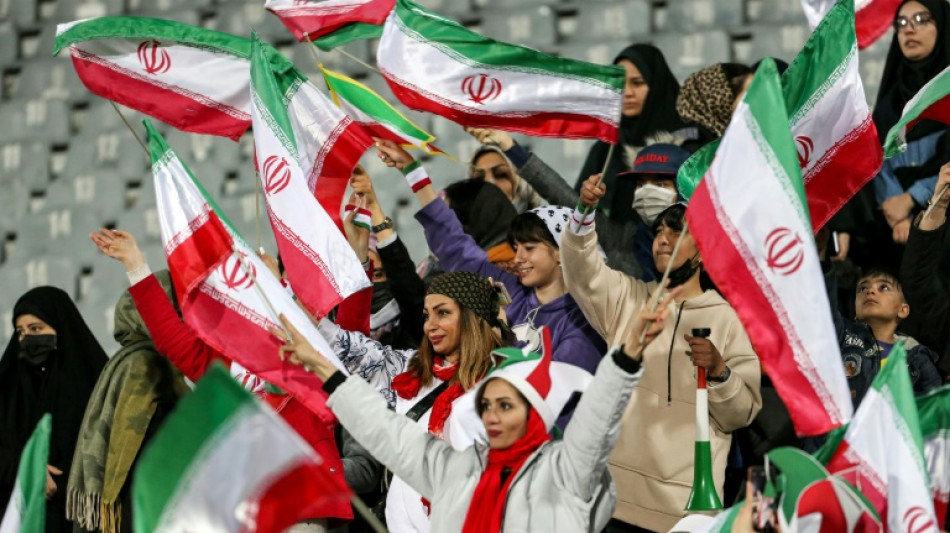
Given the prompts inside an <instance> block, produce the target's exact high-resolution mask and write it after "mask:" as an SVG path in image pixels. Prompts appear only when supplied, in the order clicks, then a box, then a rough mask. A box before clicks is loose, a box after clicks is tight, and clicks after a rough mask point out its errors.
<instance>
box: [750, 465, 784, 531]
mask: <svg viewBox="0 0 950 533" xmlns="http://www.w3.org/2000/svg"><path fill="white" fill-rule="evenodd" d="M770 474H773V473H772V472H769V465H768V464H766V465H765V466H759V465H756V466H750V467H749V483H751V484H752V498H753V502H752V530H753V531H759V532H765V533H773V532H774V531H776V522H777V519H776V516H775V488H774V479H772V480H770V477H771V476H770ZM770 482H771V483H772V485H773V486H772V487H769V484H770Z"/></svg>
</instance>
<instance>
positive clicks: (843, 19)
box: [782, 0, 858, 124]
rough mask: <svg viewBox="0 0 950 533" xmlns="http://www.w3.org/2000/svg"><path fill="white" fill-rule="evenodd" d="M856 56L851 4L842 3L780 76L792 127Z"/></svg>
mask: <svg viewBox="0 0 950 533" xmlns="http://www.w3.org/2000/svg"><path fill="white" fill-rule="evenodd" d="M857 53H858V44H857V37H856V36H855V31H854V1H853V0H841V1H839V2H838V3H837V4H835V5H834V7H832V8H831V10H830V11H829V12H828V14H827V15H825V17H824V18H823V19H821V23H820V24H819V25H818V27H817V28H815V31H814V32H813V33H812V34H811V37H809V38H808V40H807V41H806V42H805V47H804V48H802V50H801V52H799V53H798V55H797V56H795V59H794V60H793V61H792V63H791V64H790V65H789V66H788V69H787V70H786V71H785V73H784V74H783V75H782V85H783V91H784V95H785V102H786V103H787V107H788V111H789V113H788V116H789V122H791V123H792V124H794V123H796V122H798V120H799V119H800V118H801V117H802V116H804V115H805V114H806V113H808V112H809V111H811V109H812V108H813V107H814V106H815V104H816V103H817V102H818V101H820V100H821V99H822V98H823V97H824V95H825V94H826V93H827V92H828V91H829V90H830V89H831V88H832V87H833V86H834V85H835V84H836V83H838V81H839V80H840V79H841V77H842V76H843V75H844V73H845V71H846V69H847V66H848V63H849V62H850V61H851V59H852V58H854V57H855V56H856V55H857Z"/></svg>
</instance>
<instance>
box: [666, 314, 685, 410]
mask: <svg viewBox="0 0 950 533" xmlns="http://www.w3.org/2000/svg"><path fill="white" fill-rule="evenodd" d="M684 307H686V301H685V300H684V301H683V302H682V303H680V308H679V311H678V312H677V313H676V323H675V324H673V338H672V339H671V340H670V351H669V353H668V354H666V406H667V407H669V406H670V404H672V403H673V345H674V344H676V328H678V327H679V325H680V317H682V316H683V308H684Z"/></svg>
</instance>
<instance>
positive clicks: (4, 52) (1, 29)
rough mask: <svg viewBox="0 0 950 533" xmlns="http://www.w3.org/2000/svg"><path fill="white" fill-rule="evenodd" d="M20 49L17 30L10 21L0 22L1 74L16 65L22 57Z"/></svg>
mask: <svg viewBox="0 0 950 533" xmlns="http://www.w3.org/2000/svg"><path fill="white" fill-rule="evenodd" d="M10 1H12V0H10ZM2 20H3V19H0V21H2ZM19 48H20V44H19V37H18V36H17V31H16V28H14V27H13V24H11V23H10V22H9V21H2V22H0V72H2V71H3V69H5V68H6V67H9V66H12V65H13V64H14V63H16V61H17V59H18V58H19V55H20V54H19Z"/></svg>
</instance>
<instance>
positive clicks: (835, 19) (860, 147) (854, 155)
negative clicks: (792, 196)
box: [678, 0, 883, 232]
mask: <svg viewBox="0 0 950 533" xmlns="http://www.w3.org/2000/svg"><path fill="white" fill-rule="evenodd" d="M852 4H853V0H842V1H840V2H838V3H837V4H836V5H835V6H834V7H833V8H832V9H831V10H830V11H829V12H828V14H827V15H826V16H825V18H824V19H823V20H822V21H821V24H820V25H819V26H818V28H817V29H816V30H815V32H814V33H813V34H812V35H811V37H809V39H808V41H807V42H806V43H805V47H804V48H803V49H802V51H801V52H800V53H799V54H798V56H797V57H796V58H795V60H794V61H793V62H792V64H791V65H789V67H788V70H786V71H785V74H783V75H782V93H783V99H784V101H785V107H786V109H787V110H788V117H789V118H788V122H789V126H790V127H791V131H792V136H793V137H794V138H795V144H796V148H797V151H798V158H797V160H798V164H799V166H800V167H801V174H802V180H803V181H804V184H805V196H806V198H807V201H808V212H809V213H810V214H811V225H812V228H813V229H814V231H815V232H817V231H818V230H819V229H821V227H822V226H824V225H825V223H827V222H828V220H830V219H831V217H832V216H833V215H834V214H835V213H836V212H837V211H838V210H839V209H841V207H842V206H844V204H845V203H846V202H847V201H848V200H849V199H850V198H851V197H852V196H854V195H855V194H856V193H857V192H858V191H859V190H860V189H861V187H863V186H864V185H865V184H866V183H867V182H868V181H870V180H871V178H873V177H874V176H875V174H877V172H878V170H880V168H881V163H882V162H883V154H882V151H881V145H880V142H879V141H878V136H877V128H875V126H874V122H873V120H872V119H871V112H870V109H868V104H867V99H866V98H865V95H864V86H863V85H862V83H861V75H860V73H859V71H858V49H857V46H856V44H855V34H854V11H853V6H852ZM717 148H718V144H716V145H709V146H706V147H704V148H703V149H702V150H700V151H699V152H697V153H696V154H694V155H693V156H692V157H691V158H690V159H689V160H688V161H687V163H686V164H685V165H683V167H682V168H681V170H680V173H679V176H680V179H679V180H678V181H679V182H680V184H681V191H683V192H684V195H685V197H689V195H690V194H691V191H692V190H693V188H694V187H695V185H696V183H697V182H698V180H699V179H700V178H701V177H702V176H703V175H704V174H705V171H706V169H708V168H709V165H710V164H711V163H712V159H713V156H714V154H715V152H716V149H717Z"/></svg>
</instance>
